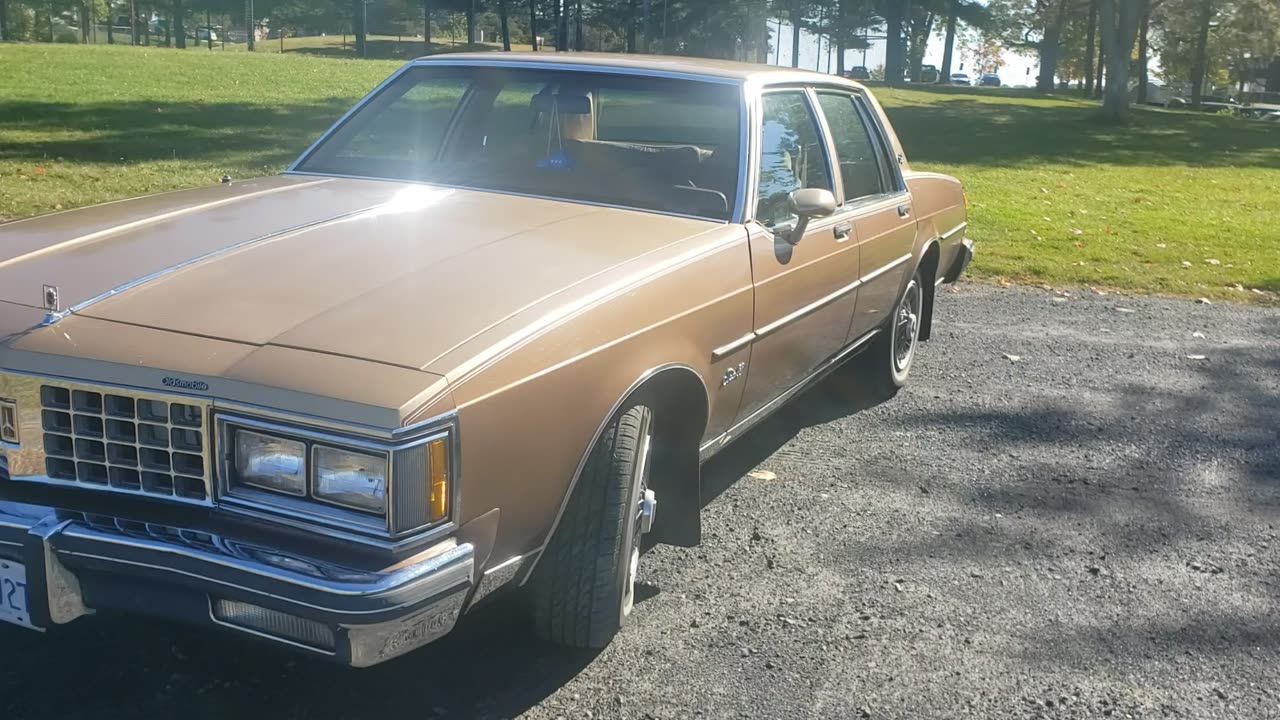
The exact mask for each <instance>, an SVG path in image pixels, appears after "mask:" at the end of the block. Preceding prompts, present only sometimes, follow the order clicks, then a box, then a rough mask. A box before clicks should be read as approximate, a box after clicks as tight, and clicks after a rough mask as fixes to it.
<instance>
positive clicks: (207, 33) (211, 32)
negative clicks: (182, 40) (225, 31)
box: [195, 27, 221, 42]
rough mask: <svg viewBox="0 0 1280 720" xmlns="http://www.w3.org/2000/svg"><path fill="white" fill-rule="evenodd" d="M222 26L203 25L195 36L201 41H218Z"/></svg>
mask: <svg viewBox="0 0 1280 720" xmlns="http://www.w3.org/2000/svg"><path fill="white" fill-rule="evenodd" d="M219 30H221V28H212V29H210V28H207V27H202V28H199V29H197V30H196V34H195V38H196V40H198V41H200V42H218V31H219Z"/></svg>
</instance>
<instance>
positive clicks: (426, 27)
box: [422, 0, 431, 55]
mask: <svg viewBox="0 0 1280 720" xmlns="http://www.w3.org/2000/svg"><path fill="white" fill-rule="evenodd" d="M422 52H423V53H425V54H427V55H430V54H431V0H422Z"/></svg>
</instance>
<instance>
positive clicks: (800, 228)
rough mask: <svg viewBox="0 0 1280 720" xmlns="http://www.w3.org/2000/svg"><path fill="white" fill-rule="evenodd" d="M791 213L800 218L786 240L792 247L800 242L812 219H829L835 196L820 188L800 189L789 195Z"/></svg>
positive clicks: (834, 208)
mask: <svg viewBox="0 0 1280 720" xmlns="http://www.w3.org/2000/svg"><path fill="white" fill-rule="evenodd" d="M789 204H790V205H791V212H792V213H794V214H795V215H796V217H798V218H800V220H799V221H798V222H797V223H796V227H795V229H794V230H792V231H791V234H790V235H789V236H787V238H786V240H787V242H788V243H791V244H792V245H796V244H798V243H799V242H800V239H801V238H803V237H804V234H805V232H806V231H808V229H809V221H810V220H812V219H813V218H819V217H829V216H831V215H833V214H835V211H836V196H835V195H833V194H832V193H831V191H830V190H823V189H822V188H802V189H800V190H795V191H793V192H792V193H791V198H790V203H789Z"/></svg>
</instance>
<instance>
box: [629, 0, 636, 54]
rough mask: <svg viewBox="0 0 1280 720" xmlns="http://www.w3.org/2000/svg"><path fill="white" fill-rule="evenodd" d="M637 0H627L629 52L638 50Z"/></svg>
mask: <svg viewBox="0 0 1280 720" xmlns="http://www.w3.org/2000/svg"><path fill="white" fill-rule="evenodd" d="M637 14H638V13H637V12H636V0H627V52H629V53H633V52H635V51H636V15H637Z"/></svg>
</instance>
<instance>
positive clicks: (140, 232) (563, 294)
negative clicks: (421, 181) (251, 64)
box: [0, 175, 721, 370]
mask: <svg viewBox="0 0 1280 720" xmlns="http://www.w3.org/2000/svg"><path fill="white" fill-rule="evenodd" d="M720 225H721V224H720V223H715V222H711V221H705V220H696V219H686V218H678V217H670V216H664V215H658V214H654V213H644V212H639V211H632V210H626V209H619V208H608V207H597V206H592V205H585V204H578V203H570V202H561V201H555V200H548V199H540V198H529V197H519V196H511V195H504V194H498V193H489V192H480V191H473V190H462V189H448V188H437V187H431V186H424V185H417V184H408V183H397V182H386V181H377V180H356V179H346V178H328V177H313V176H302V175H282V176H277V177H271V178H264V179H260V180H254V181H248V182H243V183H230V184H226V185H222V186H216V187H210V188H202V189H198V190H191V191H183V192H177V193H169V194H164V195H157V196H150V197H146V198H139V199H136V200H130V201H124V202H119V203H111V204H107V205H102V206H97V207H93V208H85V209H82V210H75V211H70V212H63V213H57V214H54V215H49V216H43V217H37V218H31V219H28V220H21V221H17V222H13V223H8V224H6V225H3V226H0V301H3V302H5V303H9V304H10V307H13V308H15V310H16V309H18V306H21V307H22V308H25V309H26V311H25V312H23V313H13V312H10V313H8V314H7V315H8V316H15V315H18V314H20V315H21V316H22V317H23V318H30V317H31V316H32V313H34V309H36V308H40V306H41V305H42V303H43V301H44V299H45V296H46V288H45V286H49V287H50V288H56V291H57V295H58V298H57V299H58V306H59V308H58V309H59V310H60V311H62V312H64V313H67V311H68V310H69V311H70V312H69V314H70V315H74V316H75V317H77V318H81V319H82V322H84V321H87V319H93V320H96V321H109V322H111V323H120V324H126V325H129V326H134V327H143V328H154V329H157V330H163V331H168V332H174V333H184V334H189V335H194V336H199V337H201V338H208V339H212V340H220V341H229V342H234V343H240V344H244V345H248V346H278V347H280V348H288V349H295V350H310V351H316V352H321V353H328V354H331V355H335V356H342V357H345V358H355V359H360V360H372V361H376V362H380V363H385V364H389V365H395V366H399V367H403V368H410V369H415V370H420V369H429V368H430V366H431V365H432V363H433V361H435V360H437V359H438V358H441V357H443V356H444V355H445V354H447V353H448V352H449V351H450V350H452V349H454V348H457V347H459V346H460V345H462V344H463V343H466V342H467V341H468V340H471V339H473V338H475V337H477V336H479V335H481V334H482V333H484V332H485V331H486V330H488V329H490V328H493V327H494V326H496V325H498V324H500V323H503V322H504V321H508V320H510V319H511V318H513V317H516V316H518V315H520V314H521V313H539V314H545V312H546V311H547V306H548V305H552V306H554V305H556V304H557V303H561V302H565V303H567V302H573V301H575V300H576V299H577V298H578V296H580V295H583V294H584V293H586V292H587V289H586V287H585V286H590V284H591V283H590V281H591V279H592V278H597V277H599V276H602V275H604V274H606V273H607V272H608V271H609V270H610V269H613V268H616V267H618V266H620V265H625V264H628V263H631V262H634V261H637V260H638V259H640V258H642V257H643V256H644V255H646V254H647V253H650V252H653V251H655V250H657V249H659V248H662V247H664V246H667V245H670V244H671V243H674V242H679V241H680V240H682V239H685V238H688V237H691V236H694V235H698V234H701V233H703V232H706V231H709V230H711V229H714V228H716V227H718V226H720ZM5 315H6V314H4V313H0V316H5ZM57 327H59V325H58V324H55V325H54V327H53V328H49V330H53V329H56V328H57ZM0 330H8V331H9V332H12V330H13V329H12V328H8V329H6V328H0ZM0 334H4V333H0ZM10 342H21V341H20V340H13V339H12V338H11V340H10ZM85 350H86V351H88V349H85Z"/></svg>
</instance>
